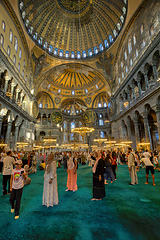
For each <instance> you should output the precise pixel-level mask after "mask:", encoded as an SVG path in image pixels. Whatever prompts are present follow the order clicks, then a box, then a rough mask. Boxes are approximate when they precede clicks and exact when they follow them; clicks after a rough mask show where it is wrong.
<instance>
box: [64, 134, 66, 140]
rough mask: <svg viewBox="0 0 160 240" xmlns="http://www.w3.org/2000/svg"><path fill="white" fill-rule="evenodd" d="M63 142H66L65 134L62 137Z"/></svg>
mask: <svg viewBox="0 0 160 240" xmlns="http://www.w3.org/2000/svg"><path fill="white" fill-rule="evenodd" d="M63 140H64V141H66V134H65V133H64V135H63Z"/></svg>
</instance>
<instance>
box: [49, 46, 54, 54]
mask: <svg viewBox="0 0 160 240" xmlns="http://www.w3.org/2000/svg"><path fill="white" fill-rule="evenodd" d="M48 51H49V52H50V53H51V52H53V46H52V45H49V48H48Z"/></svg>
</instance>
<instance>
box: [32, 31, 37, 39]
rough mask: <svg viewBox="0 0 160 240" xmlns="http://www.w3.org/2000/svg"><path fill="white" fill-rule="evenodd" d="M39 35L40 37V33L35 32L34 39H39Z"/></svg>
mask: <svg viewBox="0 0 160 240" xmlns="http://www.w3.org/2000/svg"><path fill="white" fill-rule="evenodd" d="M37 37H38V33H37V32H35V34H34V35H33V39H35V40H37Z"/></svg>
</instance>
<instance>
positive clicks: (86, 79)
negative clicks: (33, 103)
mask: <svg viewBox="0 0 160 240" xmlns="http://www.w3.org/2000/svg"><path fill="white" fill-rule="evenodd" d="M40 82H41V84H40V86H39V87H40V88H41V90H42V89H43V90H44V91H49V92H50V93H53V94H58V95H61V96H62V95H63V96H86V95H92V94H94V93H95V92H97V91H98V90H100V89H102V88H103V87H104V86H105V85H106V80H105V78H104V77H103V76H102V75H101V74H100V73H99V72H98V71H96V70H94V69H92V68H91V67H88V66H86V65H82V64H73V63H72V64H71V63H70V64H63V65H61V66H57V67H55V68H53V69H51V70H49V71H48V72H46V73H45V74H44V75H43V76H42V77H41V79H40Z"/></svg>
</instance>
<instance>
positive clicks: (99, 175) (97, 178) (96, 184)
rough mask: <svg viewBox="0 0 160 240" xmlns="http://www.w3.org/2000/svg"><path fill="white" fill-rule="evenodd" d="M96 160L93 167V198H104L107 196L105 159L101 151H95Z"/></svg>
mask: <svg viewBox="0 0 160 240" xmlns="http://www.w3.org/2000/svg"><path fill="white" fill-rule="evenodd" d="M95 156H96V162H95V164H94V167H93V198H92V199H91V200H92V201H93V200H102V198H104V197H105V196H106V194H105V186H104V161H103V159H102V154H101V153H100V152H98V153H97V152H96V153H95Z"/></svg>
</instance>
